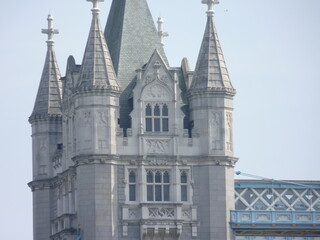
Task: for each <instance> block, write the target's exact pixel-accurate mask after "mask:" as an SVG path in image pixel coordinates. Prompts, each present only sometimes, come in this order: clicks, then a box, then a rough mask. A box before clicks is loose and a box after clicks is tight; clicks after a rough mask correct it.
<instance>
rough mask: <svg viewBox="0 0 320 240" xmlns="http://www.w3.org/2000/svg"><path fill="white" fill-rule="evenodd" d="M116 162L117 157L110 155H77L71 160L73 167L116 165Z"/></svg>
mask: <svg viewBox="0 0 320 240" xmlns="http://www.w3.org/2000/svg"><path fill="white" fill-rule="evenodd" d="M118 160H119V156H118V155H111V154H110V155H109V154H101V155H99V154H92V155H78V156H75V157H73V158H72V161H73V162H74V163H75V166H78V165H84V164H117V161H118Z"/></svg>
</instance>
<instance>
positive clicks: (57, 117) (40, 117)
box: [29, 114, 62, 124]
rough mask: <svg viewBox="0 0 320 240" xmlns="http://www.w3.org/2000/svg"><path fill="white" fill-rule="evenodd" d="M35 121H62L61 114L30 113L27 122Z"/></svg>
mask: <svg viewBox="0 0 320 240" xmlns="http://www.w3.org/2000/svg"><path fill="white" fill-rule="evenodd" d="M36 122H62V115H61V114H32V115H31V116H30V117H29V123H30V124H33V123H36Z"/></svg>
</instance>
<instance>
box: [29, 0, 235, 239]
mask: <svg viewBox="0 0 320 240" xmlns="http://www.w3.org/2000/svg"><path fill="white" fill-rule="evenodd" d="M88 1H90V2H92V3H93V8H92V9H91V11H92V23H91V27H90V32H89V36H88V40H87V45H86V49H85V51H84V56H83V60H82V64H81V65H77V64H76V61H75V59H74V58H73V57H72V56H70V57H69V59H68V63H67V70H66V74H65V76H64V77H61V76H60V72H59V70H58V67H57V63H56V60H55V57H54V52H53V40H52V35H53V34H54V33H57V30H54V29H53V27H52V17H51V16H49V17H48V21H49V27H48V29H47V30H43V32H44V33H47V34H48V36H49V37H48V41H47V43H48V53H47V58H46V62H45V68H44V70H43V75H42V78H41V81H40V87H39V91H38V95H37V98H36V103H35V107H34V110H33V113H32V115H31V117H30V119H29V121H30V123H31V125H32V131H33V134H32V139H33V169H34V170H33V172H34V174H33V175H34V178H33V181H32V182H30V183H29V186H30V187H31V188H32V191H33V197H34V240H45V239H49V238H50V239H52V240H74V239H80V238H81V240H104V239H114V240H120V239H121V240H125V239H131V240H133V239H135V240H138V239H144V240H148V239H168V240H169V239H172V240H173V239H174V240H177V239H181V240H189V239H190V240H191V239H199V240H204V239H206V240H207V239H219V240H232V239H233V233H232V230H231V227H230V224H229V221H230V210H233V209H234V179H233V167H234V164H235V163H236V161H237V159H236V158H234V157H233V141H232V131H233V129H232V118H233V116H232V111H233V106H232V101H233V96H234V95H235V90H234V88H233V87H232V84H231V82H230V80H229V75H228V71H227V69H226V66H225V62H224V58H223V55H222V51H221V47H220V43H219V40H218V37H217V32H216V29H215V26H214V18H213V15H214V11H213V5H214V4H215V3H216V1H214V0H205V1H203V3H205V4H207V5H208V11H207V25H206V27H205V34H204V37H203V41H202V45H201V48H200V53H199V57H198V61H197V65H196V69H195V71H192V70H191V69H190V67H189V65H188V60H187V59H183V60H182V63H181V66H179V67H171V66H170V65H169V63H168V61H167V58H166V56H165V54H164V50H163V44H162V37H163V36H165V35H166V33H165V32H163V26H162V24H163V20H162V19H159V20H158V25H159V26H158V28H159V29H158V30H157V29H156V27H155V25H154V22H153V20H152V17H151V14H150V11H149V8H148V5H147V2H146V0H113V2H112V6H111V10H110V13H109V17H108V22H107V24H106V28H105V31H104V33H103V32H102V29H101V26H100V22H99V8H98V2H102V0H88Z"/></svg>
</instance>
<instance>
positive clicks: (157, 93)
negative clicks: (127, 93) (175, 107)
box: [142, 84, 171, 101]
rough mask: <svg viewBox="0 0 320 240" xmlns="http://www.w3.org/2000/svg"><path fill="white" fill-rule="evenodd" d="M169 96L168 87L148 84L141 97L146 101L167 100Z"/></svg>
mask: <svg viewBox="0 0 320 240" xmlns="http://www.w3.org/2000/svg"><path fill="white" fill-rule="evenodd" d="M170 98H171V97H170V94H169V91H168V89H166V88H165V87H164V86H162V85H160V84H152V85H148V86H146V87H145V88H144V90H143V92H142V99H143V100H146V101H161V100H166V101H167V100H169V99H170Z"/></svg>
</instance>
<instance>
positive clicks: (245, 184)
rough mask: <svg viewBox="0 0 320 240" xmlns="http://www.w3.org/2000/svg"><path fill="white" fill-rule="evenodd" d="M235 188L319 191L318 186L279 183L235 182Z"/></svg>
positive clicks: (319, 187)
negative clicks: (315, 189) (316, 189)
mask: <svg viewBox="0 0 320 240" xmlns="http://www.w3.org/2000/svg"><path fill="white" fill-rule="evenodd" d="M235 188H294V189H310V188H312V189H314V188H318V189H320V184H303V185H295V184H289V183H279V182H271V181H270V182H250V181H248V182H237V180H235Z"/></svg>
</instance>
